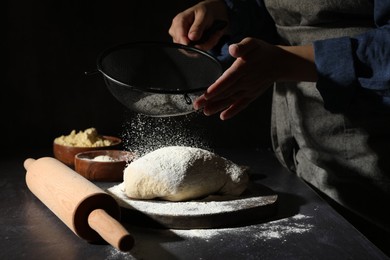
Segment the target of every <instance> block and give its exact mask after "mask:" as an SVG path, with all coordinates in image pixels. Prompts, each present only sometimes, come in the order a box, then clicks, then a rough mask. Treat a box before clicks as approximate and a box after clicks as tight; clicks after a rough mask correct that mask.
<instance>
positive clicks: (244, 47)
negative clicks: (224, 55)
mask: <svg viewBox="0 0 390 260" xmlns="http://www.w3.org/2000/svg"><path fill="white" fill-rule="evenodd" d="M256 48H259V45H258V43H256V41H255V40H253V39H252V38H245V39H243V40H242V41H241V42H239V43H235V44H231V45H230V46H229V53H230V55H232V56H233V57H234V58H243V57H246V56H248V55H250V54H251V53H252V52H254V51H255V50H256Z"/></svg>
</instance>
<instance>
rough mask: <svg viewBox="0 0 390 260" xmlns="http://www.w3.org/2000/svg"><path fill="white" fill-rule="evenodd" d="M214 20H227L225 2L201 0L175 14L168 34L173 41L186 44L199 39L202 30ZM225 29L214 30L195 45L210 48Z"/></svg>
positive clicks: (220, 0) (203, 48) (204, 48)
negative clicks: (204, 39)
mask: <svg viewBox="0 0 390 260" xmlns="http://www.w3.org/2000/svg"><path fill="white" fill-rule="evenodd" d="M215 20H222V21H228V14H227V7H226V6H225V3H224V2H223V1H222V0H206V1H202V2H199V3H198V4H196V5H194V6H193V7H191V8H189V9H186V10H185V11H183V12H181V13H179V14H178V15H176V16H175V17H174V18H173V20H172V24H171V27H170V28H169V34H170V35H171V36H172V38H173V42H175V43H180V44H184V45H188V44H191V42H194V41H198V40H200V39H201V37H202V35H203V33H204V31H205V30H207V29H208V28H209V27H210V26H211V25H212V24H213V23H214V21H215ZM225 31H226V29H225V30H219V31H216V32H215V33H214V34H213V35H212V36H211V37H210V38H209V39H208V40H207V41H206V42H204V43H201V44H199V45H195V46H196V47H197V48H199V49H202V50H206V51H207V50H210V49H211V48H213V47H214V46H215V45H216V44H217V43H218V41H219V39H220V38H221V37H222V35H223V34H224V33H225Z"/></svg>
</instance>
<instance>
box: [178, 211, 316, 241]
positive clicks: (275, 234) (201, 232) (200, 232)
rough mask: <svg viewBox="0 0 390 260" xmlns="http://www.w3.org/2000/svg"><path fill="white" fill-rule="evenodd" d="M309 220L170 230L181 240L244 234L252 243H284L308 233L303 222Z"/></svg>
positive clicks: (308, 225) (303, 216) (298, 216)
mask: <svg viewBox="0 0 390 260" xmlns="http://www.w3.org/2000/svg"><path fill="white" fill-rule="evenodd" d="M310 218H312V217H310V216H305V215H302V214H298V215H295V216H293V217H290V218H285V219H280V220H276V221H271V222H268V223H263V224H257V225H250V226H244V227H237V228H220V229H190V230H179V229H172V230H171V231H172V232H174V233H175V234H177V235H178V236H180V237H183V238H198V239H204V240H210V239H214V238H220V239H223V238H226V239H228V238H229V237H231V236H237V237H241V236H242V237H244V236H245V234H248V233H250V234H251V236H252V237H253V238H254V239H253V241H252V242H254V243H255V242H256V241H266V240H271V239H279V240H281V242H285V241H286V238H287V237H288V236H289V235H293V234H303V233H306V232H309V231H310V230H311V229H312V228H313V225H312V224H307V223H305V222H306V220H307V219H310Z"/></svg>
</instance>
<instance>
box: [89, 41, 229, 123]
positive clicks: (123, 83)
mask: <svg viewBox="0 0 390 260" xmlns="http://www.w3.org/2000/svg"><path fill="white" fill-rule="evenodd" d="M97 64H98V70H99V71H100V72H101V73H102V74H103V75H104V77H105V82H106V85H107V86H108V88H109V90H110V92H111V93H112V94H113V95H114V97H116V98H117V99H118V100H119V101H120V102H121V103H122V104H123V105H125V106H126V107H128V108H129V109H131V110H134V111H135V112H138V113H141V114H146V115H149V116H173V115H182V114H186V113H189V112H192V111H193V108H192V101H193V99H194V98H196V97H197V96H198V95H200V94H201V93H202V92H203V91H204V90H205V89H206V88H207V87H209V86H210V85H211V84H212V83H213V82H214V81H215V80H216V79H217V78H218V77H219V76H220V75H221V73H222V67H221V65H220V63H219V62H218V61H217V60H216V59H215V58H214V57H212V56H211V55H209V54H208V53H206V52H203V51H200V50H198V49H196V48H193V47H188V46H184V45H179V44H174V43H163V42H135V43H128V44H122V45H118V46H115V47H112V48H110V49H107V50H105V51H104V52H102V54H101V55H100V56H99V57H98V61H97Z"/></svg>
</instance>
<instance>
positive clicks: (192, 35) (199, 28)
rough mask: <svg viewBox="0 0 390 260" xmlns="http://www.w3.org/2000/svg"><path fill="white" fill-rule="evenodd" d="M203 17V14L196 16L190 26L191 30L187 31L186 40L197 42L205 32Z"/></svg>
mask: <svg viewBox="0 0 390 260" xmlns="http://www.w3.org/2000/svg"><path fill="white" fill-rule="evenodd" d="M205 26H206V24H205V17H204V15H203V14H196V15H195V19H194V22H193V23H192V25H191V28H190V29H189V31H188V38H189V39H190V40H191V41H197V40H199V39H200V38H201V37H202V35H203V32H204V30H205Z"/></svg>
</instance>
